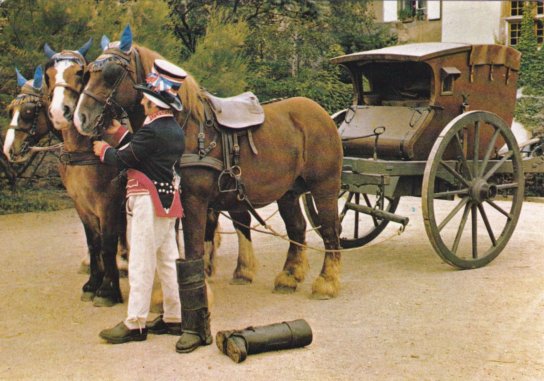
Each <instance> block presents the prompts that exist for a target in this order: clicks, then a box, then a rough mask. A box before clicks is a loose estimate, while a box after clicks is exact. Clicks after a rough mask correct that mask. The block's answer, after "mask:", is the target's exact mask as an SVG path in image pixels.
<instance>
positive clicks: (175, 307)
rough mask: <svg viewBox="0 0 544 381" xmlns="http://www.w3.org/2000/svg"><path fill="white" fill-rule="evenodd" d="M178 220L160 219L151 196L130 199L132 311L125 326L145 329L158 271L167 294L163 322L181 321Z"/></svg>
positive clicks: (130, 303)
mask: <svg viewBox="0 0 544 381" xmlns="http://www.w3.org/2000/svg"><path fill="white" fill-rule="evenodd" d="M175 220H176V219H175V218H166V217H157V216H156V215H155V210H154V207H153V202H152V201H151V196H149V195H135V196H130V197H129V198H128V200H127V238H128V242H129V243H130V257H129V261H128V281H129V285H130V291H129V296H128V311H127V318H126V320H125V325H126V326H127V327H128V328H130V329H137V328H143V327H145V322H146V320H147V315H148V314H149V307H150V304H151V294H152V291H153V279H154V277H155V270H156V271H157V273H158V276H159V280H160V283H161V288H162V293H163V302H162V303H163V310H164V314H163V319H164V321H166V322H169V323H173V322H180V321H181V305H180V301H179V292H178V281H177V275H176V262H175V261H176V259H178V258H179V251H178V246H177V244H176V234H175V227H174V224H175Z"/></svg>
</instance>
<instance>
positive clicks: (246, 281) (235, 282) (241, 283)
mask: <svg viewBox="0 0 544 381" xmlns="http://www.w3.org/2000/svg"><path fill="white" fill-rule="evenodd" d="M251 282H252V281H251V279H246V278H232V279H231V280H230V282H229V284H232V285H236V286H244V285H246V284H251Z"/></svg>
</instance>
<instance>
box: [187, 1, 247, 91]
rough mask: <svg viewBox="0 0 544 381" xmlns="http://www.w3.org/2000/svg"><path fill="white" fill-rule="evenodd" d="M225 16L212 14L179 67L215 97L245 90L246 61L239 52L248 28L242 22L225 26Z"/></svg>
mask: <svg viewBox="0 0 544 381" xmlns="http://www.w3.org/2000/svg"><path fill="white" fill-rule="evenodd" d="M225 15H226V14H225V12H224V11H217V12H216V13H214V15H213V16H212V17H211V19H210V21H209V22H208V26H207V30H206V34H205V36H204V37H202V38H201V39H200V40H199V41H198V44H197V46H196V51H195V53H194V54H193V55H192V56H191V57H190V58H189V60H188V61H186V62H185V63H184V65H183V66H184V67H185V68H187V70H189V71H190V72H191V74H192V75H193V76H195V78H197V79H198V80H199V82H200V85H201V86H203V87H205V88H206V89H207V90H208V91H210V92H212V93H214V94H216V95H218V96H231V95H234V94H238V93H241V92H243V91H245V90H246V87H247V58H246V57H245V56H244V55H243V50H242V49H243V47H244V41H245V39H246V37H247V35H248V33H249V29H248V27H247V24H246V22H244V21H238V22H236V23H225Z"/></svg>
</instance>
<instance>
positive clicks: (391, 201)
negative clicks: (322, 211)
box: [304, 191, 400, 249]
mask: <svg viewBox="0 0 544 381" xmlns="http://www.w3.org/2000/svg"><path fill="white" fill-rule="evenodd" d="M399 200H400V197H396V198H390V197H384V196H377V195H369V194H366V193H356V192H348V191H341V192H340V194H339V196H338V209H339V217H340V224H341V226H342V232H341V234H340V245H341V246H342V247H343V248H345V249H348V248H353V247H361V246H364V245H366V244H367V243H369V242H370V241H372V240H373V239H374V238H376V237H377V236H378V235H380V233H381V232H382V231H383V230H384V229H385V227H386V226H387V224H388V223H389V221H388V220H386V219H383V218H379V217H375V216H370V215H368V214H365V213H361V212H359V211H357V210H355V209H353V208H352V207H350V204H355V205H363V206H366V207H369V208H373V209H378V210H382V211H386V212H390V213H394V212H395V210H396V209H397V206H398V204H399ZM304 208H305V211H306V216H307V217H308V220H309V221H310V224H311V225H312V227H314V228H316V231H317V233H318V234H319V229H318V227H319V218H318V213H317V209H316V207H315V203H314V199H313V197H312V195H311V194H310V193H306V194H304Z"/></svg>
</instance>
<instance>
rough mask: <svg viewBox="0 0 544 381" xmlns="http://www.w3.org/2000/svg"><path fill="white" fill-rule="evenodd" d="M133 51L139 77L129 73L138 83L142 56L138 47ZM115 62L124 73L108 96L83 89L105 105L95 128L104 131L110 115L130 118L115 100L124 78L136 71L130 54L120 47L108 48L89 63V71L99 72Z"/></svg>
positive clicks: (133, 80)
mask: <svg viewBox="0 0 544 381" xmlns="http://www.w3.org/2000/svg"><path fill="white" fill-rule="evenodd" d="M131 52H134V59H135V61H136V70H137V73H136V76H137V79H134V77H133V76H132V75H129V79H130V80H131V82H132V84H133V85H134V84H136V81H137V80H138V78H139V77H140V71H141V70H139V69H141V63H140V56H139V54H138V51H137V50H136V49H132V51H131ZM110 62H113V63H115V64H117V65H119V66H121V67H122V68H123V74H122V75H121V76H120V77H119V78H117V79H116V81H115V83H114V84H113V86H112V89H111V92H110V94H109V95H108V96H107V97H106V98H102V97H100V96H98V95H97V94H94V93H92V92H90V91H89V90H87V89H84V90H83V94H85V95H87V96H89V97H91V98H92V99H94V100H95V101H96V102H98V103H100V104H102V105H103V108H102V112H101V113H100V115H99V116H98V118H97V119H96V123H95V130H96V131H100V132H103V131H104V130H105V129H106V128H107V127H108V126H107V125H106V120H107V117H108V116H109V117H110V119H123V118H128V114H127V112H126V111H125V109H124V108H123V106H121V105H120V104H119V103H117V102H116V101H115V97H116V95H117V91H118V89H119V85H120V84H121V83H122V82H123V80H124V79H125V78H126V76H127V75H128V74H129V73H131V74H133V73H134V71H133V70H132V69H131V68H130V55H128V54H125V53H123V52H122V51H120V50H119V49H116V48H111V49H108V50H106V52H105V53H104V54H103V55H101V56H100V57H98V58H97V59H96V60H95V61H94V62H91V64H90V65H89V71H90V72H98V71H102V70H103V69H104V67H105V66H106V65H107V64H108V63H110Z"/></svg>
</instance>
